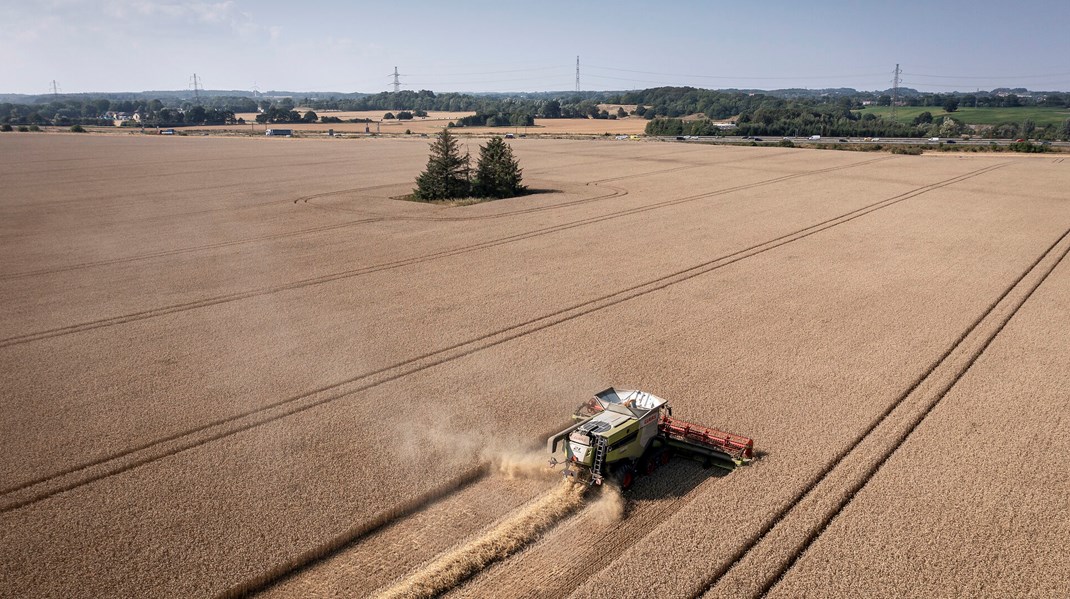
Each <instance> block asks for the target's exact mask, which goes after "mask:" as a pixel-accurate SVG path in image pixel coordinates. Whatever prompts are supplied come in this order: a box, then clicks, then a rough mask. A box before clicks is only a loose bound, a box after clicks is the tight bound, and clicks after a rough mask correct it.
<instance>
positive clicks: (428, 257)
mask: <svg viewBox="0 0 1070 599" xmlns="http://www.w3.org/2000/svg"><path fill="white" fill-rule="evenodd" d="M888 159H889V158H878V159H875V160H867V161H862V162H857V163H853V164H850V165H846V166H839V167H832V168H829V169H818V170H815V171H808V172H805V173H794V174H791V175H784V176H781V177H776V178H773V179H767V180H765V181H759V182H756V183H751V184H746V185H739V186H736V187H730V188H725V189H720V190H716V191H712V192H706V193H702V194H696V195H692V196H686V197H683V198H677V199H673V200H665V201H662V202H657V203H654V204H648V205H645V206H639V207H636V208H630V209H626V210H622V211H618V212H611V213H609V214H604V215H599V216H593V217H588V218H583V219H579V220H576V221H572V222H569V223H563V224H559V225H552V226H549V227H543V228H541V229H534V230H531V231H527V232H524V233H516V234H513V235H508V236H506V237H500V238H497V239H492V240H488V241H483V242H479V243H475V244H472V245H468V246H460V247H457V248H452V249H448V250H441V251H438V252H432V253H430V254H425V255H422V256H413V257H410V258H403V259H400V260H395V261H392V262H384V263H380V264H376V265H370V266H365V267H361V268H355V269H350V270H344V271H339V272H335V273H330V274H326V275H321V276H318V277H311V278H307V279H299V280H297V281H291V282H289V283H284V284H280V285H272V286H268V287H261V288H259V289H252V290H249V291H240V292H235V293H229V294H224V295H218V296H214V297H208V298H203V299H200V300H193V301H189V302H183V303H179V304H171V305H169V306H162V307H159V308H151V309H148V310H141V311H138V312H131V313H127V314H123V315H119V316H112V317H108V318H101V319H97V320H90V321H85V322H81V323H76V324H72V325H67V326H63V327H56V328H52V329H44V330H41V331H36V332H33V333H24V334H21V335H14V336H12V337H7V338H5V339H0V348H5V347H10V346H12V345H20V344H23V343H30V342H32V341H38V340H41V339H48V338H52V337H59V336H62V335H70V334H73V333H79V332H82V331H88V330H93V329H99V328H105V327H111V326H115V325H119V324H125V323H128V322H134V321H138V320H145V319H148V318H155V317H158V316H164V315H167V314H173V313H176V312H185V311H188V310H194V309H197V308H204V307H208V306H215V305H218V304H223V303H229V302H234V301H239V300H244V299H249V298H252V297H260V296H264V295H270V294H273V293H278V292H281V291H288V290H292V289H300V288H304V287H310V286H314V285H322V284H324V283H330V282H333V281H337V280H342V279H348V278H352V277H356V276H361V275H366V274H370V273H374V272H381V271H384V270H391V269H394V268H399V267H404V266H411V265H413V264H420V263H423V262H428V261H432V260H438V259H442V258H447V257H452V256H456V255H459V254H465V253H469V252H473V251H478V250H483V249H487V248H490V247H495V246H499V245H505V244H508V243H515V242H517V241H521V240H525V239H530V238H532V237H539V236H542V235H549V234H553V233H558V232H560V231H565V230H569V229H574V228H577V227H584V226H589V225H592V224H595V223H600V222H603V221H607V220H613V219H617V218H622V217H625V216H631V215H633V214H639V213H643V212H649V211H651V210H657V209H660V208H665V207H668V206H675V205H677V204H683V203H687V202H694V201H697V200H702V199H706V198H710V197H718V196H722V195H728V194H730V193H734V192H737V191H743V190H747V189H753V188H755V187H761V186H765V185H773V184H776V183H780V182H783V181H787V180H791V179H797V178H800V177H806V176H812V175H816V174H824V173H827V172H830V171H835V170H842V169H846V168H851V167H855V166H862V165H865V164H869V163H871V162H876V161H879V160H888ZM0 493H2V491H0Z"/></svg>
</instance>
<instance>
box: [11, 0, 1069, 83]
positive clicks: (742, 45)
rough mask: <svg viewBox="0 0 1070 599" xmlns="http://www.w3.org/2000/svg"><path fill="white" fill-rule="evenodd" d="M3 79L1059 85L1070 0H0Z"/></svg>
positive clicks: (1065, 66) (1064, 69)
mask: <svg viewBox="0 0 1070 599" xmlns="http://www.w3.org/2000/svg"><path fill="white" fill-rule="evenodd" d="M0 14H3V15H4V16H5V27H4V34H3V36H2V37H0V57H2V60H0V92H7V93H31V94H34V93H45V92H47V91H48V90H49V86H50V83H51V81H52V80H53V79H54V80H56V81H57V83H58V84H59V87H60V91H62V92H65V93H75V92H92V91H141V90H156V89H183V88H186V87H188V86H189V83H190V77H191V76H192V74H193V73H197V75H198V76H199V77H200V78H201V80H202V81H203V85H204V86H205V87H207V88H209V89H252V88H253V86H254V85H255V86H256V87H257V88H259V89H260V90H261V91H266V90H269V89H276V90H283V89H284V90H294V91H310V90H330V91H345V92H350V91H362V92H378V91H384V90H387V89H389V88H390V82H391V78H390V77H388V74H389V73H391V72H392V71H393V68H394V66H397V67H398V69H399V71H400V72H401V73H402V75H403V76H402V78H401V81H402V83H403V84H404V85H405V88H406V89H432V90H435V91H542V90H568V89H572V88H573V87H574V85H575V61H576V56H577V55H578V56H580V62H581V67H580V79H581V87H582V88H583V89H586V90H597V89H641V88H645V87H655V86H659V85H694V86H697V87H709V88H726V87H746V88H759V89H775V88H784V87H808V88H822V87H841V86H842V87H854V88H857V89H865V90H873V89H885V88H887V87H890V85H891V78H892V70H893V69H894V68H895V64H896V63H900V64H901V65H902V69H903V85H905V86H908V87H914V88H917V89H921V90H926V91H951V90H961V91H972V90H974V89H977V88H981V89H991V88H993V87H1028V88H1031V89H1057V90H1070V33H1068V32H1067V30H1066V24H1067V23H1068V22H1070V0H1053V1H1033V2H1029V1H1023V2H1017V3H1008V2H995V1H990V0H974V1H963V0H945V1H941V0H928V1H924V2H915V1H899V2H894V3H892V2H879V3H878V2H863V1H858V2H831V1H830V2H821V1H809V2H807V1H798V0H796V1H780V0H771V1H755V2H741V1H736V2H722V1H716V0H711V1H707V2H684V1H680V2H673V1H671V0H663V1H661V2H652V1H649V0H647V1H645V2H633V1H631V0H623V1H617V2H597V3H595V2H583V1H581V0H574V1H572V2H559V1H556V0H541V1H536V2H512V1H509V0H501V1H498V2H493V1H465V0H456V1H454V2H433V1H424V0H410V1H409V2H404V3H392V2H382V1H380V2H375V3H365V2H359V1H358V2H340V3H337V4H335V3H330V2H321V1H318V0H306V1H304V2H277V1H275V0H259V1H249V0H199V1H195V2H182V1H177V0H171V1H157V0H96V1H88V0H33V1H30V0H18V1H15V0H0Z"/></svg>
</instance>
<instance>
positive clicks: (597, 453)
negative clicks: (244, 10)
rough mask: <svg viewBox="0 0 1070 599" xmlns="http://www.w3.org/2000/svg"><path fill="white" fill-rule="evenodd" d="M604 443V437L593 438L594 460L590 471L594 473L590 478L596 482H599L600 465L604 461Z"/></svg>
mask: <svg viewBox="0 0 1070 599" xmlns="http://www.w3.org/2000/svg"><path fill="white" fill-rule="evenodd" d="M606 445H607V443H606V438H605V437H595V438H594V462H593V463H592V464H591V472H592V473H593V474H594V476H593V477H592V479H593V480H597V481H598V482H601V478H602V466H603V465H604V464H605V461H606Z"/></svg>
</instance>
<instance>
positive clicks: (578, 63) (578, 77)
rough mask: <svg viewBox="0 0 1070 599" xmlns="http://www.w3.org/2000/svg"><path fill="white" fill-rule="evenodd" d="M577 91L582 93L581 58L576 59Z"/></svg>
mask: <svg viewBox="0 0 1070 599" xmlns="http://www.w3.org/2000/svg"><path fill="white" fill-rule="evenodd" d="M576 91H580V57H579V56H577V57H576Z"/></svg>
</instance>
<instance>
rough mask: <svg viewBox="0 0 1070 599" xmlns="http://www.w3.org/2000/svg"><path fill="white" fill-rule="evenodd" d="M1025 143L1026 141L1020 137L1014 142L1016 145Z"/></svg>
mask: <svg viewBox="0 0 1070 599" xmlns="http://www.w3.org/2000/svg"><path fill="white" fill-rule="evenodd" d="M1023 142H1025V140H1024V139H1022V138H1021V137H1019V138H1018V139H1016V140H1014V143H1016V144H1020V143H1023Z"/></svg>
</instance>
